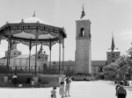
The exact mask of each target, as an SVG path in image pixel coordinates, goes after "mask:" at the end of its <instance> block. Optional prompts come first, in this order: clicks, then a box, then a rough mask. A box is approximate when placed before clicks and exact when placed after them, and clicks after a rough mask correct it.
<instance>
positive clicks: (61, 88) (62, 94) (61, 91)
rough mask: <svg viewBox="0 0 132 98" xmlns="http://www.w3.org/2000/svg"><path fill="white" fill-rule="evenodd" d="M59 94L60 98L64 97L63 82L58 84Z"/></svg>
mask: <svg viewBox="0 0 132 98" xmlns="http://www.w3.org/2000/svg"><path fill="white" fill-rule="evenodd" d="M59 94H60V96H61V98H64V95H65V91H64V82H61V83H60V90H59Z"/></svg>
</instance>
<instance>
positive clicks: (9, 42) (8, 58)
mask: <svg viewBox="0 0 132 98" xmlns="http://www.w3.org/2000/svg"><path fill="white" fill-rule="evenodd" d="M7 32H8V51H7V72H8V73H9V65H10V51H11V50H10V49H11V34H10V32H9V29H8V31H7Z"/></svg>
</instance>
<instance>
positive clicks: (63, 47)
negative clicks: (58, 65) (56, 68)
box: [62, 39, 65, 72]
mask: <svg viewBox="0 0 132 98" xmlns="http://www.w3.org/2000/svg"><path fill="white" fill-rule="evenodd" d="M64 45H65V44H64V39H63V44H62V49H63V54H62V55H63V56H62V66H63V72H64V57H65V46H64Z"/></svg>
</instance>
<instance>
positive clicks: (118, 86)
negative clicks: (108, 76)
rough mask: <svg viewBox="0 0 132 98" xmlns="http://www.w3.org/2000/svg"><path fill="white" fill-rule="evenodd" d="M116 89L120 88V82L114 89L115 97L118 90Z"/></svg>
mask: <svg viewBox="0 0 132 98" xmlns="http://www.w3.org/2000/svg"><path fill="white" fill-rule="evenodd" d="M118 88H120V82H118V84H117V85H116V87H115V90H116V96H117V90H118Z"/></svg>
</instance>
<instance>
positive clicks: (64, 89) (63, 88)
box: [51, 76, 71, 98]
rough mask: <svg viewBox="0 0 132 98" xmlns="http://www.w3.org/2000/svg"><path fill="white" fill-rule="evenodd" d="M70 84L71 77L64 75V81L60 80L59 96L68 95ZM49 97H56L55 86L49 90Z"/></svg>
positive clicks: (62, 97)
mask: <svg viewBox="0 0 132 98" xmlns="http://www.w3.org/2000/svg"><path fill="white" fill-rule="evenodd" d="M70 85H71V78H70V77H69V76H66V78H65V79H64V81H61V82H60V86H59V94H60V96H61V98H64V97H70ZM51 98H56V87H53V90H52V91H51Z"/></svg>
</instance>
